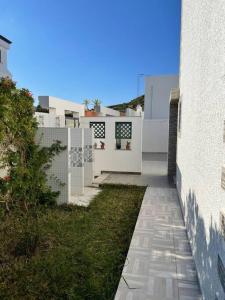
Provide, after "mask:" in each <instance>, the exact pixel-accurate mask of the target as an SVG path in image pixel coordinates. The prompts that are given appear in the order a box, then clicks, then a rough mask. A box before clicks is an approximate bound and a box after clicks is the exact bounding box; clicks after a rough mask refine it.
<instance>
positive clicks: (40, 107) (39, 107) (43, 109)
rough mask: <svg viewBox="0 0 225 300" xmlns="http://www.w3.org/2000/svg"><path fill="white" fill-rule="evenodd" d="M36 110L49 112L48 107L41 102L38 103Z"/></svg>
mask: <svg viewBox="0 0 225 300" xmlns="http://www.w3.org/2000/svg"><path fill="white" fill-rule="evenodd" d="M36 111H37V112H43V113H49V109H48V108H43V107H42V106H41V105H40V104H38V105H37V107H36Z"/></svg>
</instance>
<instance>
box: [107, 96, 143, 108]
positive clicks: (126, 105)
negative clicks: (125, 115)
mask: <svg viewBox="0 0 225 300" xmlns="http://www.w3.org/2000/svg"><path fill="white" fill-rule="evenodd" d="M137 105H141V107H142V108H143V109H144V95H142V96H140V97H137V98H135V99H133V100H131V101H129V102H125V103H121V104H115V105H111V106H108V107H109V108H112V109H115V110H118V111H121V112H125V110H126V108H132V109H135V108H136V107H137Z"/></svg>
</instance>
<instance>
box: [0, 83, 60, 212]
mask: <svg viewBox="0 0 225 300" xmlns="http://www.w3.org/2000/svg"><path fill="white" fill-rule="evenodd" d="M36 131H37V122H36V119H35V118H34V107H33V97H32V94H31V93H30V92H29V90H27V89H18V88H16V84H15V83H14V82H13V81H12V80H10V79H9V78H3V79H2V80H1V81H0V150H1V152H0V164H1V165H0V167H2V168H6V169H7V170H8V176H7V177H6V178H4V179H1V180H0V200H1V203H4V204H5V208H6V210H7V211H9V210H10V209H11V208H13V207H17V208H20V209H22V210H24V211H25V212H27V211H28V210H29V209H30V208H35V207H36V206H37V205H39V204H45V205H46V204H53V203H54V202H55V199H56V197H57V195H58V193H55V192H52V191H51V189H50V188H49V186H48V185H47V175H46V170H47V169H48V168H49V167H50V166H51V163H52V160H53V158H54V156H55V155H56V154H58V153H60V152H61V151H62V150H64V149H65V147H62V145H61V144H60V142H59V141H56V143H55V144H53V145H52V146H51V147H49V148H40V147H39V146H38V145H37V144H36V143H35V135H36Z"/></svg>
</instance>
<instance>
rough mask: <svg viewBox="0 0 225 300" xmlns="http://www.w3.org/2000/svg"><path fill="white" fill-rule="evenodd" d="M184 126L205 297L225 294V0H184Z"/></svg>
mask: <svg viewBox="0 0 225 300" xmlns="http://www.w3.org/2000/svg"><path fill="white" fill-rule="evenodd" d="M180 94H181V99H182V100H181V101H182V102H181V103H182V113H181V132H180V134H179V137H178V145H177V165H178V172H177V188H178V191H179V193H180V196H181V199H182V204H183V206H184V214H185V221H186V224H187V229H188V234H189V237H190V240H191V245H192V250H193V254H194V258H195V262H196V266H197V270H198V275H199V280H200V284H201V288H202V292H203V297H204V299H206V300H212V299H215V294H216V292H217V293H218V294H217V299H219V300H222V299H223V300H224V297H225V293H224V291H223V289H222V286H221V283H220V280H219V277H218V270H217V257H218V254H219V255H220V257H221V258H222V260H223V263H224V265H225V242H224V237H222V236H221V232H220V225H219V213H220V211H223V212H224V211H225V190H224V189H222V188H221V167H222V166H223V165H224V164H225V144H224V142H223V128H224V125H223V124H224V120H225V1H224V0H216V1H210V0H204V1H203V0H183V10H182V40H181V65H180Z"/></svg>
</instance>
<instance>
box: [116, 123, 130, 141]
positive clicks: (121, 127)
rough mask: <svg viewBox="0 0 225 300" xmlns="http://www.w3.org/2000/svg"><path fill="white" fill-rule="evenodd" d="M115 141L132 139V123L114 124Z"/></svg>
mask: <svg viewBox="0 0 225 300" xmlns="http://www.w3.org/2000/svg"><path fill="white" fill-rule="evenodd" d="M115 133H116V139H131V138H132V122H116V128H115Z"/></svg>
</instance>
